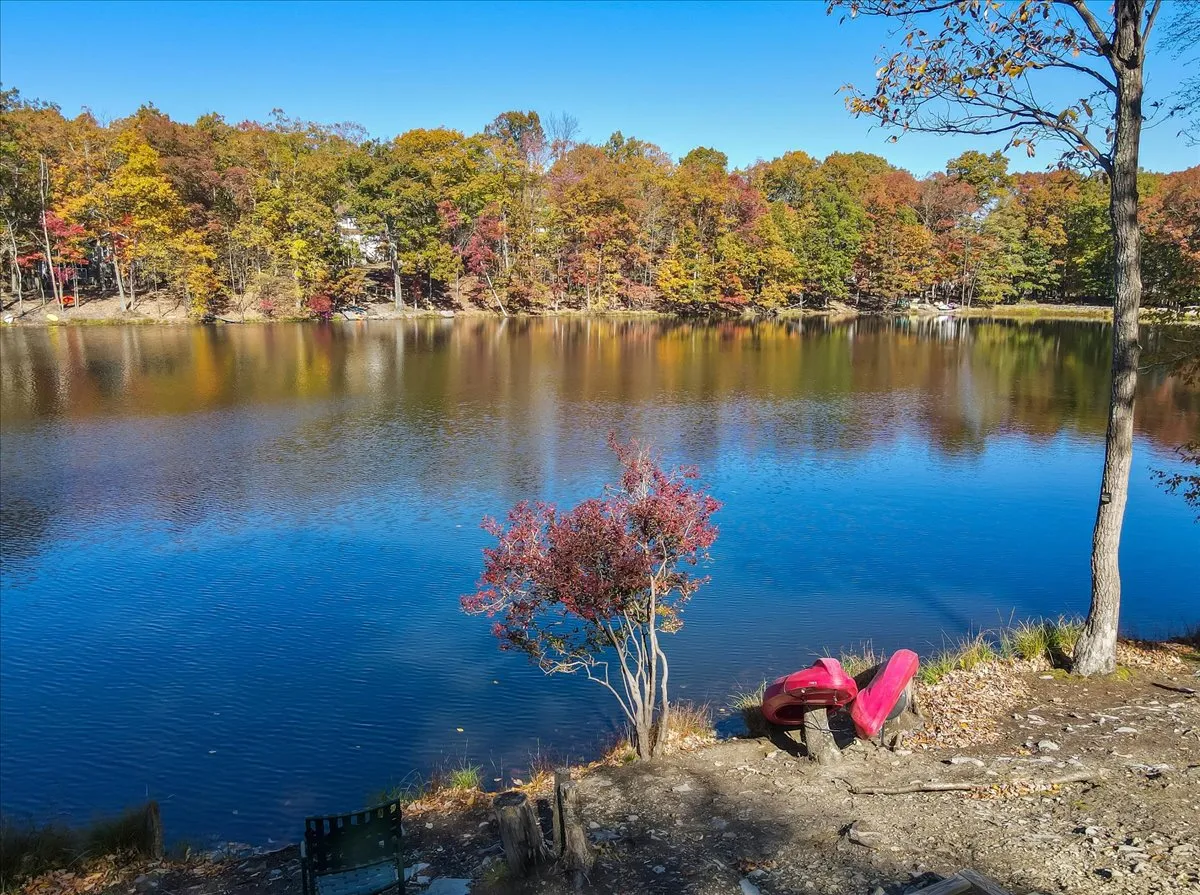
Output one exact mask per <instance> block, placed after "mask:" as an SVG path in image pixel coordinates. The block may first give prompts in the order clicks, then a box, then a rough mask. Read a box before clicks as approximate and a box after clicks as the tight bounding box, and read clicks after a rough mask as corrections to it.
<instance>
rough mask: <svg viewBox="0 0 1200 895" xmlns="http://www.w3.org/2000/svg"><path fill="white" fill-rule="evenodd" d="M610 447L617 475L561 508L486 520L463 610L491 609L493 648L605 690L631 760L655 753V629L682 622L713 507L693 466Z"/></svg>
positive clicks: (658, 696)
mask: <svg viewBox="0 0 1200 895" xmlns="http://www.w3.org/2000/svg"><path fill="white" fill-rule="evenodd" d="M609 446H610V447H611V448H612V450H613V452H614V453H615V454H616V455H617V459H618V461H619V462H620V465H621V476H620V479H619V481H618V482H617V483H616V484H613V485H610V486H608V487H607V488H605V490H604V494H603V496H602V497H599V498H593V499H591V500H585V501H584V502H583V503H581V504H579V505H578V506H576V507H575V508H574V509H571V510H568V511H566V512H560V511H559V510H557V509H556V508H555V507H554V506H553V505H551V504H544V503H538V504H530V503H528V502H526V501H522V502H521V503H519V504H517V506H515V507H514V508H513V509H512V510H511V511H510V512H509V514H508V524H507V525H503V524H501V523H499V522H497V521H495V520H494V519H485V520H484V528H485V529H486V530H487V531H488V532H490V533H491V534H492V535H493V536H494V537H495V538H496V539H497V542H498V543H497V545H496V546H495V547H492V548H488V549H485V550H484V571H483V575H482V576H481V578H480V579H479V588H478V590H477V591H476V593H473V594H468V595H466V596H464V597H463V598H462V607H463V609H464V611H466V612H469V613H472V614H485V615H488V616H498V617H499V619H498V621H497V622H496V624H495V625H494V626H493V631H494V633H495V634H496V636H497V637H498V638H499V639H500V646H501V649H511V650H519V651H521V652H524V653H526V654H527V655H528V656H529V657H530V658H531V659H532V660H533V661H535V662H537V664H538V665H539V666H540V667H541V669H542V670H543V671H545V672H546V673H547V674H554V673H565V672H583V673H584V674H585V675H586V676H587V677H588V679H589V680H592V681H595V682H597V683H598V684H600V685H601V686H603V687H604V688H605V689H607V690H608V691H609V693H610V694H611V695H612V696H613V697H614V698H615V699H616V700H617V702H618V703H619V704H620V706H621V710H622V712H623V713H624V715H625V718H626V720H627V721H628V722H629V726H630V734H631V736H632V740H633V745H634V748H635V749H636V750H637V754H638V757H639V758H652V757H653V756H654V754H655V752H656V751H657V749H658V746H659V745H660V743H661V742H662V741H663V740H664V739H665V736H664V734H665V733H666V731H668V730H670V729H671V726H670V704H669V703H668V701H667V687H666V680H667V656H666V652H665V651H664V649H663V646H662V640H661V637H662V635H663V634H668V633H673V632H675V631H677V630H679V628H680V627H682V625H683V621H682V619H681V617H680V613H681V612H682V610H683V607H684V606H685V605H686V603H687V602H688V600H689V599H691V597H692V596H693V595H694V594H695V593H696V591H697V590H698V589H699V588H700V586H701V585H703V584H704V582H705V581H706V579H704V578H698V577H695V576H693V575H691V574H690V573H689V572H688V571H687V570H686V568H685V567H686V566H688V565H695V564H696V563H698V562H700V561H702V560H705V559H707V558H708V550H709V547H711V546H712V544H713V542H714V541H715V540H716V537H717V529H716V526H715V525H713V524H712V521H711V519H712V515H713V513H715V512H716V511H717V509H718V508H719V507H720V504H719V503H718V502H717V501H716V500H715V499H713V498H712V497H711V496H710V495H709V494H707V493H706V492H705V491H704V490H703V489H702V488H701V487H698V486H696V485H694V484H693V481H694V480H695V479H696V478H697V477H698V473H697V472H696V471H695V470H694V469H692V468H679V469H675V470H672V471H669V472H668V471H666V470H664V469H663V468H662V467H661V466H660V465H659V462H658V460H657V459H656V458H655V457H654V456H653V455H652V453H651V452H650V451H649V450H648V449H647V448H645V447H643V446H642V445H640V444H638V443H637V442H636V441H631V442H629V443H628V444H620V443H618V442H617V441H616V440H615V438H614V437H613V436H610V437H609ZM613 660H615V661H613ZM610 668H615V669H616V673H617V674H619V675H620V680H610V678H609V669H610Z"/></svg>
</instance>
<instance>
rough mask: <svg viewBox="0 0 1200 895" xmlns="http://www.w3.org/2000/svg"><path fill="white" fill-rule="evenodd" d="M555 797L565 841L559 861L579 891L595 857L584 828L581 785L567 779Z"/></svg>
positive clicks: (561, 784)
mask: <svg viewBox="0 0 1200 895" xmlns="http://www.w3.org/2000/svg"><path fill="white" fill-rule="evenodd" d="M554 801H555V804H556V806H557V812H558V815H559V818H560V819H561V821H562V838H563V844H562V850H561V852H559V862H560V863H561V865H562V868H563V870H564V871H566V873H567V874H568V875H569V876H570V877H571V882H572V883H573V884H574V886H575V891H579V890H580V889H582V888H583V880H584V877H585V876H586V875H587V873H588V871H589V870H591V869H592V864H593V863H594V861H595V858H593V856H592V849H591V846H590V845H589V844H588V839H587V833H585V832H584V829H583V814H582V810H581V808H580V804H579V802H580V798H579V785H578V784H577V783H575V782H574V781H572V780H564V781H563V782H562V783H560V784H559V786H558V790H557V792H556V793H555V799H554Z"/></svg>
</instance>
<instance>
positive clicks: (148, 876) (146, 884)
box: [133, 873, 161, 892]
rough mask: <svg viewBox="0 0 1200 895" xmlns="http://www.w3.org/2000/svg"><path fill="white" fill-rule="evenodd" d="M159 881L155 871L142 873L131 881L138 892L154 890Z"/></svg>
mask: <svg viewBox="0 0 1200 895" xmlns="http://www.w3.org/2000/svg"><path fill="white" fill-rule="evenodd" d="M160 882H161V880H160V879H159V875H158V874H157V873H143V874H142V875H141V876H139V877H138V878H137V879H135V880H134V881H133V887H134V889H136V890H137V891H138V892H154V891H156V890H157V889H158V885H159V883H160Z"/></svg>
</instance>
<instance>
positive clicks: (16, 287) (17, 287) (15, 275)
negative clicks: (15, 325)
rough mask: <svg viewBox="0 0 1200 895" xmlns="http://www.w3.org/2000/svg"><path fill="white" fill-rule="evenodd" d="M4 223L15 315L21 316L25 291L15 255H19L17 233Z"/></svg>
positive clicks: (23, 311)
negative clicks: (9, 250) (15, 306)
mask: <svg viewBox="0 0 1200 895" xmlns="http://www.w3.org/2000/svg"><path fill="white" fill-rule="evenodd" d="M5 223H6V224H7V225H8V241H9V243H10V245H11V246H12V271H11V276H12V290H13V293H14V294H15V295H16V296H17V314H18V315H23V314H24V313H25V290H24V288H23V284H22V282H21V265H20V264H18V263H17V255H18V254H19V253H18V251H17V233H16V230H14V229H13V224H12V221H9V220H6V221H5Z"/></svg>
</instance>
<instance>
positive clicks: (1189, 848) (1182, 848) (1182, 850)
mask: <svg viewBox="0 0 1200 895" xmlns="http://www.w3.org/2000/svg"><path fill="white" fill-rule="evenodd" d="M1195 850H1196V846H1194V845H1192V843H1190V842H1184V843H1182V844H1181V845H1176V846H1175V847H1173V848H1172V849H1171V854H1172V855H1177V856H1182V855H1190V854H1192V852H1194V851H1195Z"/></svg>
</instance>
